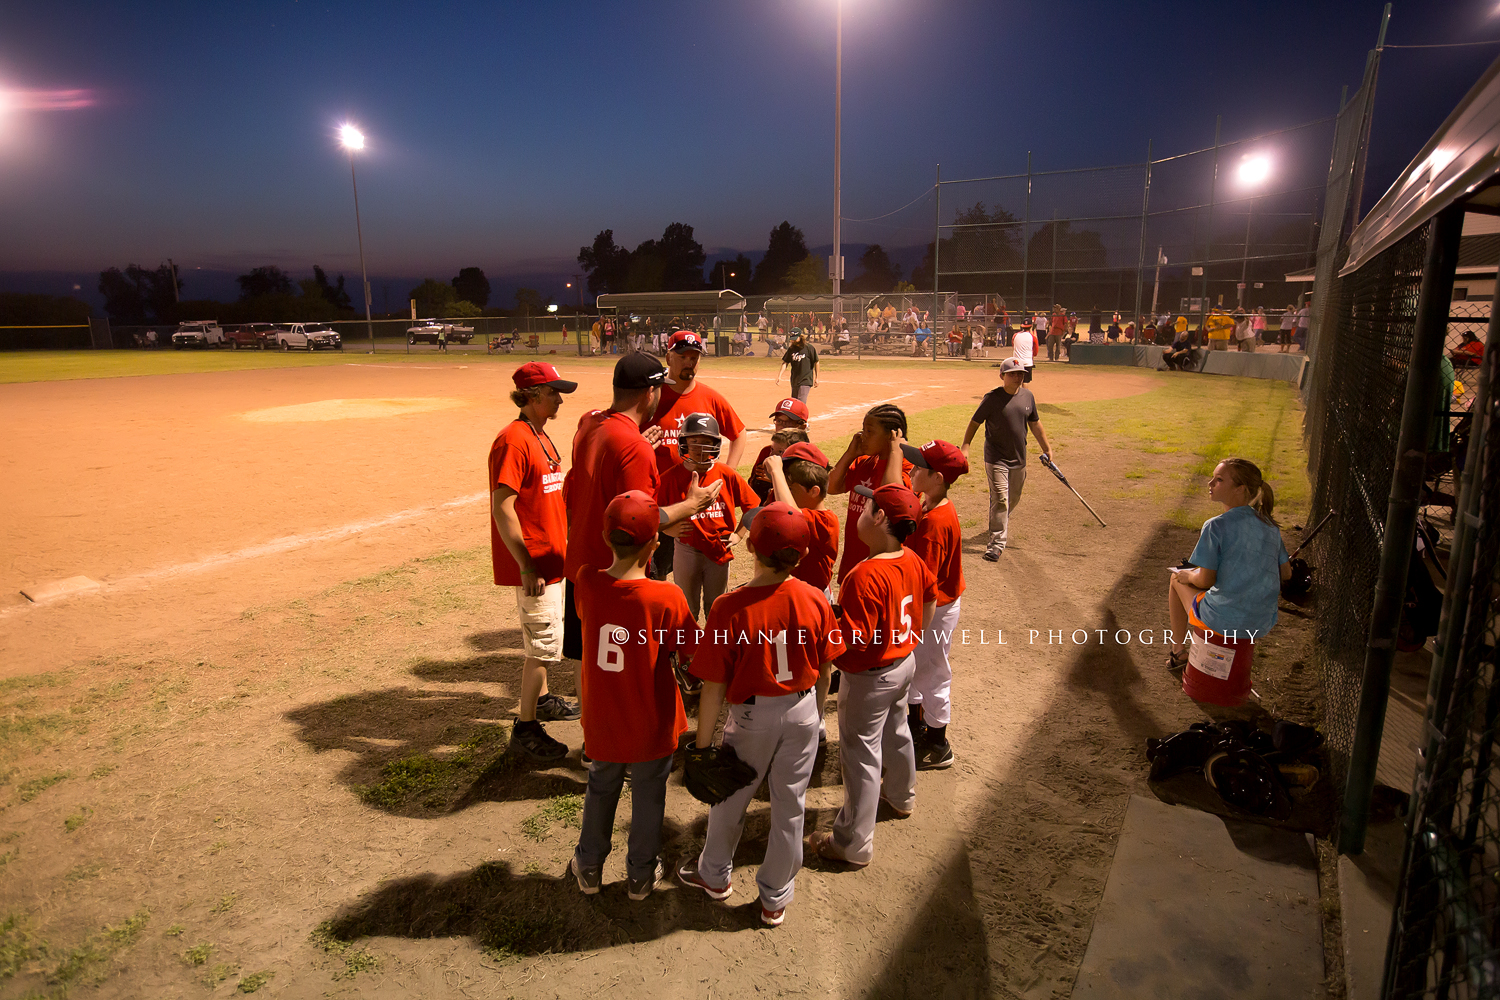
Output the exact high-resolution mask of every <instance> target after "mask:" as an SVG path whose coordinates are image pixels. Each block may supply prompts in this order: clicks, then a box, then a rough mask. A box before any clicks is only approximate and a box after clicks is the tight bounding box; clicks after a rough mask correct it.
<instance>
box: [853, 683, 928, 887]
mask: <svg viewBox="0 0 1500 1000" xmlns="http://www.w3.org/2000/svg"><path fill="white" fill-rule="evenodd" d="M915 670H916V661H915V659H914V658H913V657H911V656H908V657H907V658H906V659H904V660H898V661H897V662H896V663H894V664H892V665H891V666H889V667H885V668H884V669H877V670H873V671H866V672H864V673H860V674H851V673H848V672H847V671H846V672H845V673H844V675H843V677H844V679H843V680H842V681H841V682H840V684H839V755H840V757H841V758H842V763H843V770H844V806H843V808H842V809H840V810H839V814H838V816H837V817H836V818H835V819H834V821H833V846H834V849H835V850H837V851H838V853H839V854H841V855H843V857H844V859H845V860H846V861H853V862H854V863H855V864H869V862H870V860H871V859H872V858H873V857H874V856H875V813H876V811H877V810H879V808H880V798H881V795H882V794H884V796H885V798H886V799H888V800H889V801H890V803H891V805H892V806H894V807H896V808H897V809H900V810H902V811H907V810H910V809H911V807H912V806H913V805H914V804H915V803H916V801H917V757H916V751H915V749H914V748H913V747H912V742H911V727H910V726H908V725H907V723H906V696H907V693H908V692H909V691H910V689H911V678H912V673H913V672H914V671H915ZM882 768H883V769H884V771H885V780H884V781H883V782H882V780H881V774H880V772H881V770H882Z"/></svg>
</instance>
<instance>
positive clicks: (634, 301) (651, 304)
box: [594, 288, 745, 315]
mask: <svg viewBox="0 0 1500 1000" xmlns="http://www.w3.org/2000/svg"><path fill="white" fill-rule="evenodd" d="M594 304H595V305H596V306H598V308H599V309H600V310H604V309H612V310H614V311H615V312H622V313H673V314H676V315H683V314H686V313H717V312H733V311H735V310H738V309H744V308H745V297H744V296H743V295H741V294H740V293H739V292H736V291H731V290H729V289H722V288H711V289H708V290H706V291H701V292H621V293H613V294H604V295H601V296H599V297H598V298H597V299H595V300H594Z"/></svg>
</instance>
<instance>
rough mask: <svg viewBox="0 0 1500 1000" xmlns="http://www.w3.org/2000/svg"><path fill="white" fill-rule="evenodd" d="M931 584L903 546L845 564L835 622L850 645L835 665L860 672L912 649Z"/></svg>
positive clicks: (927, 571)
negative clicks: (886, 555) (893, 553)
mask: <svg viewBox="0 0 1500 1000" xmlns="http://www.w3.org/2000/svg"><path fill="white" fill-rule="evenodd" d="M934 584H935V581H934V579H933V576H932V570H930V569H928V568H927V564H926V563H924V562H923V561H922V560H921V559H920V558H919V557H918V556H917V554H916V553H915V552H913V551H912V550H911V549H907V548H903V549H902V550H901V554H900V555H899V556H897V557H896V558H895V559H866V560H865V561H864V562H862V563H860V564H859V565H857V566H855V567H854V569H852V570H850V572H849V576H848V577H847V578H845V580H844V586H843V589H842V590H840V591H839V609H840V610H841V611H842V612H843V613H844V616H843V620H842V621H841V623H840V624H841V625H842V626H843V633H844V634H843V639H844V645H845V646H847V647H848V650H849V651H848V652H847V653H845V654H844V655H843V657H842V658H841V659H840V660H839V662H838V667H839V669H840V670H842V671H844V672H845V673H850V674H859V673H863V672H864V671H866V670H870V669H872V668H874V667H879V666H883V665H885V664H888V663H893V662H895V661H896V660H900V659H903V658H904V657H906V656H908V655H909V654H910V653H911V651H912V650H914V649H916V648H917V636H918V634H919V633H920V632H921V631H922V609H923V606H924V605H925V604H927V603H928V602H930V601H932V600H934V597H935V587H934ZM715 606H716V607H717V605H715Z"/></svg>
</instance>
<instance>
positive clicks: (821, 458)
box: [781, 441, 828, 469]
mask: <svg viewBox="0 0 1500 1000" xmlns="http://www.w3.org/2000/svg"><path fill="white" fill-rule="evenodd" d="M781 462H782V464H783V465H785V464H786V463H787V462H812V463H814V464H816V465H821V466H822V467H823V468H825V469H826V468H828V456H827V455H825V454H823V452H822V450H821V449H819V448H818V446H817V445H815V444H813V443H812V442H811V441H798V442H797V443H796V444H793V445H788V446H787V449H786V451H784V452H782V453H781Z"/></svg>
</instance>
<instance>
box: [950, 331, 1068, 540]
mask: <svg viewBox="0 0 1500 1000" xmlns="http://www.w3.org/2000/svg"><path fill="white" fill-rule="evenodd" d="M1025 377H1026V372H1025V368H1024V367H1023V366H1022V365H1021V363H1020V362H1019V361H1017V360H1016V359H1015V358H1010V359H1008V360H1006V361H1005V362H1003V363H1002V364H1001V365H1000V388H998V389H992V390H990V391H989V392H988V393H986V394H985V396H984V398H983V399H981V400H980V401H979V408H978V409H976V410H975V411H974V416H973V417H972V418H971V419H970V420H969V426H968V428H967V429H966V430H965V431H964V443H963V450H964V453H965V454H967V453H968V450H969V442H970V441H972V440H974V435H975V434H976V433H977V432H978V431H979V428H980V427H983V428H984V472H985V478H986V479H987V480H988V482H989V485H990V544H989V547H988V548H986V549H985V551H984V558H985V559H986V560H987V561H989V562H996V561H997V560H999V558H1000V553H1001V552H1003V551H1004V550H1005V545H1006V542H1007V540H1008V538H1009V527H1010V512H1011V511H1013V510H1015V509H1016V504H1018V503H1020V502H1021V487H1022V486H1024V485H1025V484H1026V430H1027V428H1028V427H1029V428H1030V429H1031V433H1033V434H1035V435H1036V441H1037V444H1039V445H1041V447H1042V457H1043V458H1047V457H1050V456H1051V454H1052V448H1051V447H1050V446H1049V445H1048V444H1047V432H1046V431H1045V430H1044V429H1043V428H1042V418H1041V415H1040V414H1038V413H1037V409H1036V397H1035V396H1033V395H1032V394H1031V390H1030V389H1027V388H1025V387H1024V386H1023V384H1022V383H1023V381H1024V380H1025Z"/></svg>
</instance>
